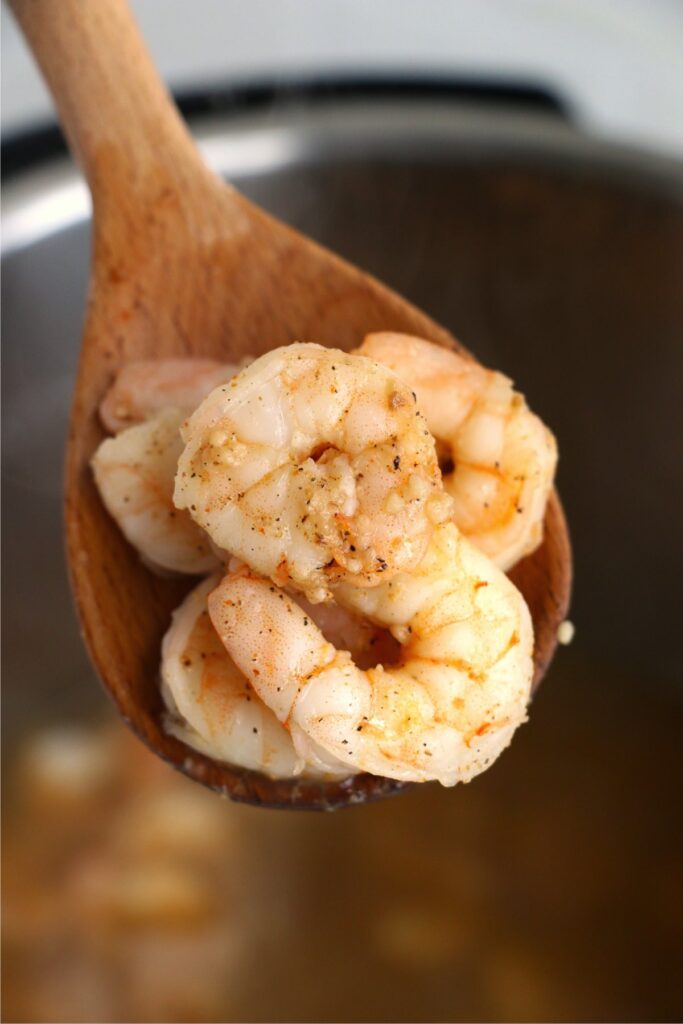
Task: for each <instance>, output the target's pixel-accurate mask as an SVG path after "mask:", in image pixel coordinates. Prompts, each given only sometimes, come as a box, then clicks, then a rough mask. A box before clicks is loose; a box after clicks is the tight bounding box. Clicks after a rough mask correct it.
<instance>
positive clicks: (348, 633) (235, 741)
mask: <svg viewBox="0 0 683 1024" xmlns="http://www.w3.org/2000/svg"><path fill="white" fill-rule="evenodd" d="M219 582H220V576H219V575H213V576H210V577H208V578H207V579H205V580H203V581H202V582H201V583H200V584H198V586H196V587H195V588H194V590H192V591H191V592H190V593H189V594H188V596H187V597H186V598H185V600H184V601H183V603H182V604H181V605H180V607H179V608H177V609H176V611H175V612H174V613H173V620H172V623H171V626H170V628H169V630H168V632H167V633H166V635H165V637H164V639H163V642H162V647H161V656H162V659H161V678H162V694H163V697H164V702H165V704H166V707H167V708H168V712H169V714H168V715H167V716H166V729H167V731H168V732H169V733H171V734H172V735H174V736H177V737H178V739H181V740H183V742H184V743H187V744H188V745H189V746H191V747H194V748H195V749H196V750H199V751H201V752H202V753H204V754H206V755H207V756H208V757H211V758H214V759H215V760H217V761H227V762H229V763H230V764H235V765H241V766H242V767H244V768H250V769H252V770H254V771H260V772H263V773H264V774H265V775H269V776H271V777H272V778H289V777H292V776H294V775H300V774H303V775H306V776H326V777H339V776H341V777H346V776H349V775H352V774H353V768H351V767H349V765H348V764H345V763H343V762H340V761H338V760H337V759H336V758H334V757H333V756H331V755H330V754H327V753H326V752H325V751H324V750H323V749H322V748H318V747H317V746H316V745H315V744H312V743H309V744H308V749H307V756H306V757H305V758H304V757H302V756H300V755H299V754H297V752H296V750H295V747H294V743H293V740H292V734H291V732H290V731H289V730H288V729H286V728H285V727H284V725H282V724H281V722H280V721H279V720H278V719H277V718H276V716H275V715H274V714H273V712H272V711H271V710H270V709H269V708H268V707H267V706H266V705H265V704H264V703H263V701H262V700H261V698H260V697H259V696H258V694H257V693H256V692H255V690H254V689H253V687H252V686H251V684H250V683H249V681H248V680H247V677H246V676H245V675H244V674H243V673H242V672H241V671H240V669H239V668H238V667H237V666H236V665H235V663H234V661H233V660H232V658H231V657H230V655H229V654H228V652H227V651H226V649H225V647H224V646H223V644H222V643H221V641H220V639H219V637H218V634H217V633H216V630H215V628H214V626H213V624H212V622H211V619H210V618H209V613H208V610H207V598H208V596H209V594H210V593H211V591H212V590H214V589H215V587H216V586H217V585H218V584H219ZM298 606H299V607H300V608H301V609H302V611H303V613H304V625H305V626H308V625H309V624H310V623H317V626H318V627H319V628H320V629H322V630H323V631H324V634H325V636H327V637H328V639H331V640H334V642H335V643H338V644H340V645H343V646H345V647H348V649H350V650H352V651H353V652H354V657H355V658H356V659H357V661H358V662H359V663H360V664H363V663H365V664H370V663H371V662H372V663H374V662H373V658H374V657H376V656H377V654H376V653H375V652H378V653H379V656H381V655H382V654H384V655H385V656H391V652H392V651H393V650H394V649H395V641H393V640H392V638H391V636H390V635H389V634H388V633H387V632H386V631H385V630H381V629H378V628H377V627H376V626H373V625H372V624H371V623H369V622H367V621H363V620H361V619H359V618H358V617H357V616H355V615H353V614H352V613H350V612H348V611H345V610H344V609H342V608H339V607H336V606H334V605H316V606H315V607H312V606H309V605H307V604H306V603H305V602H304V601H303V599H302V598H300V599H299V601H298ZM268 642H269V636H268V634H267V632H265V631H264V632H263V633H262V634H261V635H260V636H259V643H260V645H261V647H265V646H267V645H268ZM254 671H255V672H258V669H254ZM294 731H295V732H296V726H295V727H294Z"/></svg>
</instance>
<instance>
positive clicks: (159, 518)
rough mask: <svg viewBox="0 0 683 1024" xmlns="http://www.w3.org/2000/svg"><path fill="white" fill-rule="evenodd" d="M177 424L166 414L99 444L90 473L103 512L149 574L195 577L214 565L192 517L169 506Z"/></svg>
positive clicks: (178, 444) (176, 417)
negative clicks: (113, 520)
mask: <svg viewBox="0 0 683 1024" xmlns="http://www.w3.org/2000/svg"><path fill="white" fill-rule="evenodd" d="M182 420H183V414H182V413H180V412H178V411H176V410H173V409H171V410H166V412H163V413H160V414H159V415H158V416H155V417H154V418H153V419H150V420H147V421H146V422H145V423H139V424H138V425H137V426H134V427H128V429H127V430H123V431H122V432H121V433H120V434H117V436H116V437H110V438H108V439H107V440H106V441H103V442H102V444H101V445H100V446H99V448H98V449H97V451H96V452H95V454H94V456H93V458H92V468H93V472H94V475H95V483H96V484H97V487H98V490H99V492H100V495H101V497H102V500H103V502H104V504H105V505H106V507H107V510H108V512H109V513H110V514H111V515H112V516H113V518H114V519H115V520H116V522H117V523H118V525H119V527H120V528H121V530H122V531H123V533H124V534H125V536H126V538H127V539H128V541H129V542H130V543H131V544H132V545H133V547H134V548H136V550H137V551H138V552H139V553H140V555H141V556H142V559H143V561H144V562H146V563H147V564H148V565H149V566H150V568H152V569H156V570H162V571H167V572H183V573H197V574H199V573H205V572H211V570H212V569H214V568H215V566H216V565H217V564H218V559H217V558H216V556H215V555H214V553H213V551H212V549H211V545H210V543H209V540H208V538H207V537H206V535H205V534H204V533H203V532H202V531H201V530H200V528H199V527H198V526H197V524H196V523H195V522H193V520H192V518H191V516H190V515H189V514H188V513H187V512H181V511H179V510H178V509H177V508H176V507H175V506H174V504H173V477H174V473H175V469H176V465H177V462H178V456H179V454H180V452H181V451H182V449H183V442H182V440H181V437H180V424H181V422H182Z"/></svg>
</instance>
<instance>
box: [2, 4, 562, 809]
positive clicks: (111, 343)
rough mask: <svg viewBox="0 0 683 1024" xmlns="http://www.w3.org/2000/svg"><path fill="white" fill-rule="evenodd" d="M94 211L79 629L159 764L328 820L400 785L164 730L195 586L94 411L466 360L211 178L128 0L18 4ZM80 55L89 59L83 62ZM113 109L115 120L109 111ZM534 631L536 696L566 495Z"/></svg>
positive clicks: (70, 530) (74, 558)
mask: <svg viewBox="0 0 683 1024" xmlns="http://www.w3.org/2000/svg"><path fill="white" fill-rule="evenodd" d="M12 7H13V9H14V12H15V14H16V16H17V18H18V20H19V22H20V24H21V25H22V27H23V29H24V32H25V33H26V36H27V38H28V40H29V42H30V44H31V46H32V48H33V50H34V53H35V55H36V57H37V59H38V62H39V64H40V66H41V69H42V71H43V73H44V75H45V77H46V79H47V82H48V84H49V86H50V88H51V89H52V92H53V95H54V96H55V99H56V102H57V105H58V108H59V111H60V114H61V117H62V121H63V124H64V127H65V130H66V133H67V136H68V138H69V141H70V144H71V147H72V150H73V151H74V154H75V156H76V158H77V159H78V160H79V162H80V163H81V166H82V168H83V170H84V173H85V176H86V178H87V181H88V184H89V186H90V189H91V192H92V197H93V212H94V217H93V257H92V267H91V279H90V289H89V298H88V306H87V313H86V322H85V327H84V334H83V344H82V351H81V357H80V363H79V369H78V374H77V379H76V384H75V392H74V402H73V408H72V414H71V421H70V431H69V442H68V447H67V459H66V481H65V490H66V517H65V518H66V539H67V552H68V559H69V567H70V575H71V582H72V588H73V592H74V596H75V600H76V605H77V609H78V614H79V618H80V623H81V629H82V633H83V637H84V640H85V643H86V646H87V648H88V650H89V652H90V655H91V658H92V660H93V662H94V665H95V667H96V669H97V671H98V673H99V675H100V677H101V679H102V681H103V682H104V685H105V687H106V688H107V690H108V691H109V693H110V694H111V696H112V697H113V699H114V702H115V704H116V707H117V708H118V710H119V712H120V714H121V715H122V717H123V718H124V719H125V720H126V722H127V723H128V724H129V725H130V726H131V728H132V729H133V730H134V731H135V732H136V733H137V734H138V735H139V736H140V738H141V739H142V740H143V741H144V742H145V743H146V744H147V745H148V746H149V747H150V748H151V749H152V750H154V751H155V752H156V753H157V754H158V755H159V756H161V757H163V758H164V759H166V760H167V761H169V762H170V763H172V764H173V765H174V766H175V767H177V768H179V769H180V770H181V771H183V772H185V773H186V774H187V775H189V776H191V777H192V778H194V779H196V780H197V781H199V782H201V783H203V784H204V785H206V786H208V787H210V788H212V789H214V790H217V791H219V792H222V793H224V794H226V795H228V796H230V797H232V798H233V799H236V800H243V801H247V802H250V803H254V804H260V805H264V806H274V807H294V808H309V809H332V808H336V807H341V806H345V805H349V804H353V803H359V802H363V801H366V800H371V799H376V798H379V797H382V796H388V795H390V794H392V793H395V792H398V791H399V790H401V789H403V788H405V785H406V784H404V783H399V782H396V781H394V780H389V779H384V778H379V777H375V776H369V775H358V776H354V777H351V778H350V779H348V780H344V781H341V782H339V781H337V782H324V783H323V782H316V781H313V780H304V779H295V780H271V779H269V778H267V777H265V776H263V775H261V774H259V773H257V772H253V771H248V770H246V769H242V768H237V767H234V766H230V765H226V764H221V763H218V762H215V761H212V760H210V759H209V758H206V757H204V756H203V755H201V754H199V753H197V752H196V751H194V750H192V749H191V748H189V747H187V746H186V745H185V744H183V743H182V742H181V741H179V740H177V739H175V738H174V737H172V736H169V735H168V734H167V733H166V732H165V731H164V729H163V724H162V714H163V705H162V701H161V696H160V691H159V679H158V672H159V651H160V643H161V638H162V636H163V634H164V632H165V630H166V629H167V627H168V623H169V620H170V615H171V612H172V610H173V609H174V608H175V607H176V606H177V605H178V604H179V603H180V601H181V600H182V598H183V596H184V595H185V593H186V592H187V591H188V590H189V588H190V587H191V586H192V585H193V582H194V581H192V580H178V579H161V578H159V577H156V576H154V575H152V574H151V573H150V572H149V571H148V570H147V569H146V568H145V567H144V566H143V565H142V563H141V562H140V560H139V558H138V557H137V555H136V553H135V552H134V551H133V550H132V549H131V548H130V547H129V546H128V544H127V543H126V541H125V540H124V538H123V536H122V535H121V534H120V532H119V530H118V528H117V527H116V525H115V523H114V522H113V520H112V519H111V518H110V517H109V515H108V514H107V513H106V511H105V509H104V507H103V505H102V503H101V501H100V499H99V496H98V494H97V492H96V489H95V486H94V483H93V479H92V474H91V471H90V465H89V464H90V458H91V456H92V454H93V452H94V450H95V449H96V447H97V445H98V444H99V442H100V441H101V439H102V437H103V432H102V428H101V426H100V423H99V419H98V414H97V412H98V405H99V402H100V400H101V398H102V396H103V395H104V393H105V392H106V390H107V388H108V386H109V385H110V383H111V381H112V379H113V377H114V375H115V373H116V372H117V370H118V369H119V367H120V366H122V365H124V364H125V363H126V362H128V361H130V360H132V359H142V358H152V357H168V356H203V357H213V358H217V359H221V360H223V361H229V362H234V361H237V360H238V359H240V358H241V357H242V356H244V355H246V354H250V355H260V354H261V353H263V352H264V351H266V350H267V349H269V348H272V347H275V346H278V345H282V344H288V343H289V342H291V341H294V340H302V341H317V342H319V343H324V344H327V345H330V346H334V347H339V348H342V349H350V348H353V347H355V346H356V345H357V344H359V343H360V341H361V340H362V338H363V337H364V335H365V334H366V333H368V332H370V331H373V330H396V331H404V332H407V333H411V334H418V335H420V336H422V337H425V338H428V339H430V340H432V341H435V342H438V343H440V344H444V345H450V346H454V347H456V348H458V349H460V348H461V347H460V346H459V345H458V343H457V342H456V341H455V339H454V338H453V337H452V336H451V335H450V334H449V333H448V332H447V331H446V330H445V329H444V328H442V327H440V326H439V325H438V324H436V323H434V321H432V320H431V319H430V318H429V317H427V316H426V315H425V314H424V313H422V312H421V311H419V310H417V309H416V308H415V307H413V306H411V305H410V304H409V303H407V302H406V301H405V300H403V299H402V298H401V297H400V296H398V295H396V294H395V293H394V292H392V291H391V290H389V289H388V288H385V287H384V286H383V285H381V284H380V283H379V282H377V281H375V280H374V279H373V278H371V277H369V276H368V275H366V274H364V273H362V272H361V271H360V270H358V269H357V268H355V267H353V266H351V265H349V264H348V263H345V262H344V261H342V260H340V259H339V258H338V257H336V256H335V255H334V254H332V253H330V252H328V251H326V250H324V249H322V248H321V247H320V246H318V245H316V244H315V243H313V242H312V241H310V240H309V239H307V238H304V237H303V236H301V235H299V234H297V233H296V232H294V231H292V230H291V229H290V228H288V227H286V226H285V225H284V224H282V223H280V222H278V221H276V220H274V219H273V218H272V217H270V216H268V215H267V214H265V213H264V212H263V211H261V210H260V209H258V208H257V207H255V206H254V205H253V204H251V203H249V202H248V201H247V200H246V199H244V198H243V197H242V196H240V195H239V194H238V193H237V192H236V191H235V190H234V189H232V188H231V187H230V186H229V185H226V184H225V183H224V182H222V181H221V180H220V179H219V178H217V177H215V176H214V175H213V174H212V173H211V172H210V171H209V170H208V169H207V168H206V166H205V165H204V164H203V162H202V160H201V158H200V156H199V154H198V152H197V150H196V149H195V147H194V144H193V142H192V140H191V138H190V136H189V134H188V133H187V131H186V128H185V126H184V125H183V123H182V121H181V120H180V118H179V116H178V114H177V111H176V110H175V107H174V106H173V104H172V102H171V100H170V99H169V97H168V96H167V94H166V92H165V90H164V88H163V86H162V84H161V83H160V81H159V79H158V77H157V75H156V72H155V70H154V68H153V66H152V64H151V61H150V59H149V57H148V55H147V53H146V52H145V50H144V47H143V45H142V43H141V41H140V38H139V36H138V33H137V30H136V28H135V25H134V23H133V21H132V18H131V16H130V13H129V12H128V9H127V7H126V6H125V4H124V3H123V2H121V0H98V3H97V4H82V3H80V2H79V0H60V3H59V4H49V5H48V4H45V5H37V4H34V3H31V2H30V0H12ZM74 54H78V58H79V59H78V60H77V61H75V60H74ZM105 111H106V117H105V116H103V112H105ZM511 576H512V578H513V579H514V581H515V583H516V584H517V586H519V588H520V589H521V591H522V593H523V594H524V596H525V598H526V600H527V602H528V604H529V607H530V609H531V613H532V617H533V620H534V626H535V632H536V647H535V655H534V658H535V676H534V686H537V685H538V683H539V682H540V680H541V678H542V676H543V674H544V672H545V670H546V668H547V666H548V664H549V662H550V660H551V658H552V655H553V652H554V650H555V646H556V642H557V628H558V626H559V624H560V622H561V621H562V619H563V618H564V616H565V613H566V608H567V604H568V599H569V591H570V585H571V553H570V548H569V540H568V535H567V529H566V524H565V521H564V517H563V514H562V509H561V506H560V503H559V499H558V497H557V495H556V494H555V493H554V494H553V495H552V497H551V500H550V502H549V505H548V510H547V514H546V522H545V535H544V541H543V544H542V545H541V547H540V548H539V549H538V550H537V551H536V552H534V554H533V555H531V556H529V557H528V558H526V559H524V561H523V562H521V563H520V564H519V565H518V566H516V567H515V569H514V570H513V572H512V573H511Z"/></svg>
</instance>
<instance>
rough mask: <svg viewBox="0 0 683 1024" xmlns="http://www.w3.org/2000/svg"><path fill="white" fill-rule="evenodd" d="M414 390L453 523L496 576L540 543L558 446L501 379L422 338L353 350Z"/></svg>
mask: <svg viewBox="0 0 683 1024" xmlns="http://www.w3.org/2000/svg"><path fill="white" fill-rule="evenodd" d="M357 351H358V353H359V354H361V355H365V356H368V357H369V358H371V359H376V360H377V362H379V363H382V364H383V365H384V366H388V367H390V368H391V369H392V370H393V371H394V372H395V373H396V374H398V376H399V377H401V378H402V379H403V380H405V381H406V382H407V383H409V384H410V386H411V387H412V388H414V390H415V394H416V395H417V401H418V405H419V407H420V408H421V409H422V411H423V412H424V415H425V418H426V420H427V424H428V426H429V429H430V430H431V432H432V433H433V435H434V437H435V439H436V442H437V450H439V449H440V451H441V453H442V456H443V457H444V460H445V462H446V463H447V464H448V465H449V467H450V468H449V469H448V470H444V486H445V488H446V490H447V491H448V493H449V494H450V495H451V496H452V498H453V501H454V512H453V519H454V521H455V523H456V525H457V526H458V527H459V529H460V530H461V532H462V533H464V534H465V536H466V537H469V539H470V540H471V541H472V543H473V544H476V546H477V547H478V548H479V549H480V550H481V551H483V552H484V553H485V554H487V555H488V556H489V557H490V558H492V559H493V560H494V561H495V563H496V565H498V566H499V567H500V568H501V569H509V568H511V567H512V566H513V565H514V564H515V563H516V562H518V561H519V560H520V558H523V557H524V555H528V554H530V553H531V552H532V551H534V550H535V549H536V548H537V547H538V545H539V544H540V543H541V540H542V539H543V519H544V516H545V508H546V504H547V501H548V496H549V494H550V490H551V488H552V484H553V477H554V474H555V466H556V463H557V448H556V445H555V439H554V438H553V436H552V434H551V433H550V431H549V430H548V429H547V427H545V425H544V424H543V423H542V422H541V420H540V419H539V418H538V417H537V416H535V415H534V414H533V413H532V412H530V410H529V408H528V407H527V405H526V402H525V401H524V397H523V395H520V394H519V393H518V392H516V391H514V390H513V387H512V382H511V381H510V380H508V378H507V377H504V376H503V374H501V373H497V372H495V371H493V370H487V369H485V368H484V367H483V366H480V365H479V364H478V363H475V362H474V361H473V360H471V359H467V358H465V357H464V356H461V355H459V354H458V353H457V352H453V351H452V350H450V349H446V348H443V347H442V346H440V345H434V344H433V343H432V342H429V341H425V340H424V339H422V338H414V337H412V336H410V335H407V334H395V333H393V332H390V331H386V332H379V333H376V334H368V335H367V337H366V338H365V340H364V341H363V344H362V345H361V346H360V348H359V349H358V350H357Z"/></svg>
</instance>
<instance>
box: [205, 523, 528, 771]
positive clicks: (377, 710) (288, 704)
mask: <svg viewBox="0 0 683 1024" xmlns="http://www.w3.org/2000/svg"><path fill="white" fill-rule="evenodd" d="M335 598H336V600H337V601H338V603H339V604H340V605H341V606H342V607H346V608H348V609H350V610H353V611H354V612H356V613H360V614H362V615H363V616H365V617H366V618H367V619H369V620H370V621H371V622H374V623H376V624H378V625H381V626H384V627H385V628H389V629H390V630H391V631H392V633H393V634H394V636H395V637H396V638H397V640H398V641H399V642H400V644H401V650H400V654H399V657H398V659H396V660H395V661H394V662H393V663H388V664H382V663H381V662H379V663H378V664H377V665H376V666H375V667H372V668H369V669H367V670H363V669H361V668H360V667H359V666H358V665H357V664H356V663H355V661H354V660H353V658H352V656H351V654H350V653H349V652H348V651H345V650H340V649H338V648H336V647H335V646H334V645H333V644H331V643H329V642H328V641H326V640H325V638H324V637H323V635H322V634H321V633H320V631H319V630H318V629H317V628H315V627H312V626H311V625H307V626H305V625H304V622H303V619H304V616H303V613H302V611H301V609H300V608H297V606H296V605H295V604H294V603H293V602H292V601H291V599H290V598H289V596H288V595H286V594H283V593H282V592H278V591H277V588H274V587H273V586H272V584H269V583H268V581H266V580H264V579H263V578H261V577H258V576H256V575H255V574H253V573H251V572H250V571H248V570H246V569H244V568H243V569H241V570H240V571H237V572H235V571H233V572H231V573H228V575H227V576H226V577H225V578H224V579H223V581H222V582H221V584H220V586H219V587H217V589H216V590H215V591H213V593H212V594H211V595H210V597H209V612H210V615H211V618H212V620H213V623H214V625H215V627H216V629H217V631H218V634H219V635H220V638H221V640H222V641H223V643H224V645H225V647H226V649H227V650H228V652H229V653H230V655H231V657H232V658H233V659H234V661H235V663H236V664H237V665H238V666H239V667H240V668H241V670H242V671H243V672H244V674H245V675H246V676H247V678H248V679H249V680H250V682H251V683H252V685H253V687H254V689H255V690H256V692H257V693H258V694H259V696H260V697H261V698H262V700H263V701H264V702H265V703H266V704H267V705H268V706H269V707H270V708H272V710H273V711H274V712H275V714H276V715H277V717H278V718H279V720H280V721H281V722H284V723H287V725H288V727H289V728H290V729H293V728H294V727H296V728H297V732H296V733H294V732H293V733H292V738H293V740H294V743H295V746H296V748H297V750H298V752H299V754H300V755H301V756H302V757H306V752H307V745H308V744H309V743H314V744H315V745H316V746H317V747H322V748H323V749H325V750H327V751H328V753H329V754H330V755H332V756H334V757H336V758H338V759H339V760H341V761H344V762H346V763H347V764H349V765H350V766H352V767H354V768H355V769H357V770H359V771H367V772H371V773H373V774H375V775H384V776H388V777H389V778H395V779H402V780H406V781H416V782H426V781H429V780H430V779H437V780H438V781H440V782H441V783H443V784H444V785H446V786H450V785H453V784H454V783H456V782H459V781H462V782H467V781H469V779H471V778H472V777H473V776H475V775H477V774H478V773H479V772H482V771H483V770H484V769H485V768H486V767H487V766H488V765H490V764H491V763H492V762H493V761H494V760H495V759H496V758H497V757H498V755H499V754H500V753H501V752H502V750H503V749H504V748H505V747H506V746H507V745H508V743H509V742H510V740H511V738H512V735H513V733H514V731H515V729H516V728H517V726H519V725H520V724H521V723H522V722H524V721H525V719H526V706H527V702H528V699H529V695H530V690H531V680H532V674H533V662H532V648H533V631H532V625H531V618H530V615H529V611H528V608H527V606H526V604H525V602H524V599H523V597H522V595H521V594H520V593H519V591H518V590H517V589H516V588H515V586H514V585H513V584H512V583H511V582H510V580H508V578H507V577H506V576H505V575H504V574H503V573H502V572H501V571H500V570H499V569H497V568H496V567H495V566H494V565H493V564H492V562H491V561H490V560H489V559H488V558H486V556H485V555H483V554H482V553H481V552H479V551H478V550H477V549H476V548H475V547H474V546H473V545H472V544H470V543H469V541H467V540H466V539H465V538H464V537H462V536H461V535H459V533H458V530H457V528H456V526H455V525H454V524H453V523H446V524H442V525H441V526H439V527H438V528H437V529H436V530H435V531H434V534H433V537H432V540H431V542H430V545H429V548H428V551H427V554H426V555H425V557H424V558H423V559H422V561H421V562H420V565H419V566H418V567H417V569H415V570H413V571H412V572H411V573H405V574H400V575H397V576H395V577H394V579H393V580H391V581H387V582H383V583H380V584H378V585H377V586H375V587H371V588H359V587H355V586H353V585H351V584H348V583H344V584H340V585H339V586H337V587H336V588H335ZM264 632H267V634H268V643H267V644H263V643H262V642H261V641H260V640H259V637H260V636H261V635H262V634H263V633H264Z"/></svg>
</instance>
